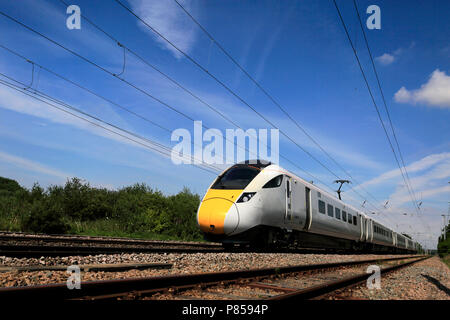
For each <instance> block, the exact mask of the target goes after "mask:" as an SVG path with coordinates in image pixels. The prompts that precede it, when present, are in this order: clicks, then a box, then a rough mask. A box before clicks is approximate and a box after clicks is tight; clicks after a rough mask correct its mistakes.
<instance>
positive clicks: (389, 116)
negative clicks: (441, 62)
mask: <svg viewBox="0 0 450 320" xmlns="http://www.w3.org/2000/svg"><path fill="white" fill-rule="evenodd" d="M353 5H354V7H355V11H356V14H357V16H358V21H359V25H360V28H361V31H362V33H363V36H364V42H365V43H366V48H367V51H368V52H369V57H370V61H371V64H372V68H373V72H374V74H375V78H376V80H377V84H378V89H379V90H380V93H381V98H382V100H383V104H384V109H385V110H386V114H387V117H388V120H389V124H390V127H391V131H392V135H393V137H394V141H395V143H396V146H397V150H398V154H399V156H400V160H401V162H402V165H403V169H404V171H405V174H406V180H407V181H408V183H409V185H410V188H411V192H412V195H413V198H414V203H416V204H417V199H416V197H415V193H414V189H413V188H412V186H411V181H410V179H409V175H408V171H407V170H406V165H405V161H404V160H403V155H402V152H401V149H400V144H399V142H398V139H397V135H396V134H395V129H394V125H393V124H392V119H391V115H390V112H389V109H388V106H387V103H386V99H385V97H384V93H383V89H382V86H381V82H380V78H379V76H378V72H377V68H376V67H375V63H374V61H373V55H372V51H371V50H370V46H369V42H368V40H367V36H366V32H365V31H364V27H363V25H362V21H361V16H360V15H359V11H358V6H357V4H356V0H353Z"/></svg>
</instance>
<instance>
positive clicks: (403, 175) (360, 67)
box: [333, 0, 418, 212]
mask: <svg viewBox="0 0 450 320" xmlns="http://www.w3.org/2000/svg"><path fill="white" fill-rule="evenodd" d="M333 3H334V6H335V8H336V11H337V13H338V16H339V19H340V22H341V24H342V26H343V28H344V31H345V34H346V36H347V39H348V41H349V44H350V46H351V48H352V51H353V54H354V56H355V58H356V61H357V63H358V66H359V69H360V71H361V74H362V76H363V79H364V82H365V84H366V87H367V90H368V92H369V95H370V97H371V100H372V103H373V105H374V107H375V110H376V112H377V116H378V119H379V121H380V123H381V126H382V128H383V131H384V133H385V136H386V138H387V140H388V143H389V146H390V148H391V151H392V153H393V155H394V158H395V161H396V163H397V166H398V168H399V170H400V173H401V175H402V178H403V181H404V183H405V186H406V187H407V190H408V193H409V195H410V197H411V201H412V204H413V207H414V208H415V210H416V212H418V208H417V204H416V202H415V200H414V198H413V196H412V193H411V190H410V187H409V184H408V182H407V180H406V177H405V174H404V173H403V170H402V169H401V168H402V166H401V165H400V162H399V160H398V157H397V154H396V152H395V149H394V147H393V144H392V142H391V139H390V137H389V134H388V132H387V129H386V126H385V125H384V122H383V119H382V118H381V113H380V111H379V108H378V105H377V103H376V101H375V98H374V96H373V93H372V90H371V89H370V85H369V82H368V80H367V77H366V74H365V72H364V69H363V68H362V65H361V61H360V60H359V57H358V53H357V52H356V49H355V47H354V45H353V42H352V40H351V38H350V35H349V32H348V29H347V26H346V24H345V21H344V19H343V17H342V14H341V11H340V10H339V7H338V5H337V3H336V0H333Z"/></svg>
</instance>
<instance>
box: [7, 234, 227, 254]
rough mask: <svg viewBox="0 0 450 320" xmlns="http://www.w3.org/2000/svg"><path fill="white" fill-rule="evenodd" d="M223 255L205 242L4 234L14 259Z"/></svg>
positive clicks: (9, 251)
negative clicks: (136, 254) (176, 254)
mask: <svg viewBox="0 0 450 320" xmlns="http://www.w3.org/2000/svg"><path fill="white" fill-rule="evenodd" d="M221 251H223V249H222V247H221V246H220V245H217V244H211V243H201V242H184V241H183V242H182V241H157V240H142V239H126V238H107V237H87V236H66V235H53V236H49V235H33V234H23V233H20V234H17V233H5V232H2V233H0V255H4V256H10V257H40V256H73V255H81V256H83V255H98V254H120V253H198V252H221Z"/></svg>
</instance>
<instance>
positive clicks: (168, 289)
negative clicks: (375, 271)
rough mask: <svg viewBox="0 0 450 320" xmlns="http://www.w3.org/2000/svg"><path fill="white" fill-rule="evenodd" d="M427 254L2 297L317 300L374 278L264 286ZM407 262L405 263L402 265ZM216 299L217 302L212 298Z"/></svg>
mask: <svg viewBox="0 0 450 320" xmlns="http://www.w3.org/2000/svg"><path fill="white" fill-rule="evenodd" d="M427 258H428V257H426V256H407V257H395V258H384V259H370V260H362V261H361V260H360V261H347V262H338V263H326V264H314V265H299V266H285V267H279V268H265V269H253V270H239V271H228V272H214V273H198V274H188V275H184V274H183V275H170V276H158V277H148V278H135V279H120V280H105V281H87V282H81V289H79V290H76V289H74V290H69V289H68V288H67V286H66V284H65V283H63V284H50V285H38V286H28V287H9V288H0V299H16V298H26V299H46V300H49V299H52V300H53V299H54V300H64V299H77V300H78V299H81V300H105V299H146V298H150V299H151V298H154V297H155V296H156V297H158V295H159V296H161V295H166V297H165V299H198V297H196V296H195V294H194V295H191V296H183V294H182V293H186V292H188V291H189V290H194V291H197V292H198V293H199V294H200V296H201V293H202V292H205V290H206V289H209V288H214V287H221V286H224V285H225V286H237V287H240V288H251V289H253V290H260V291H265V293H264V294H262V296H258V297H256V298H255V297H245V296H233V295H227V294H223V293H222V294H219V295H216V298H214V299H227V298H228V299H261V298H264V299H270V300H285V299H312V298H316V297H319V296H321V295H324V294H329V293H330V292H333V291H335V290H338V289H342V288H344V287H346V286H349V285H354V284H357V283H359V282H361V281H365V280H366V279H367V277H368V274H367V273H365V272H355V274H353V275H351V276H349V277H344V278H343V277H342V276H338V279H332V280H331V281H326V280H325V281H322V283H320V284H317V285H312V286H308V287H307V288H295V287H288V286H284V285H282V284H279V283H277V281H275V282H273V281H272V282H263V281H267V280H270V279H272V280H273V279H275V280H276V279H279V278H280V277H297V278H298V277H300V276H301V277H303V278H304V279H308V277H309V276H311V275H317V274H321V273H324V272H330V271H332V270H340V269H342V268H351V267H355V266H363V265H366V264H380V263H383V264H392V263H395V264H394V265H390V266H386V267H384V268H383V269H381V272H382V273H383V274H384V273H386V272H392V271H395V270H398V269H400V268H402V267H406V266H408V265H410V264H412V263H415V262H418V261H421V260H423V259H427ZM401 260H405V261H404V262H401V263H398V264H397V263H396V262H399V261H401ZM209 299H212V298H209Z"/></svg>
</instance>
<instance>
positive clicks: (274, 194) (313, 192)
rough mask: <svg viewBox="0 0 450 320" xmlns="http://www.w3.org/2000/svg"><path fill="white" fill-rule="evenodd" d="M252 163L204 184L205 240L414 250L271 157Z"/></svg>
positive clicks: (404, 240)
mask: <svg viewBox="0 0 450 320" xmlns="http://www.w3.org/2000/svg"><path fill="white" fill-rule="evenodd" d="M253 162H254V164H253ZM253 162H249V161H246V162H243V163H239V164H236V165H234V166H232V167H231V168H229V169H227V170H225V171H224V172H222V173H221V174H220V175H219V176H218V177H217V178H216V179H215V180H214V182H213V183H212V184H211V185H210V187H209V188H208V191H207V193H206V195H205V196H204V198H203V200H202V202H201V203H200V206H199V208H198V212H197V222H198V225H199V227H200V229H201V231H202V232H203V234H204V236H205V238H206V239H207V240H209V241H214V242H221V243H222V244H223V245H224V246H231V245H234V244H240V245H251V246H258V247H261V246H264V247H270V246H276V245H291V246H292V245H293V246H297V247H308V248H329V249H337V250H358V251H371V252H376V251H387V252H417V251H418V249H419V245H418V243H417V242H415V241H413V240H412V239H410V238H408V237H405V236H404V235H402V234H399V233H396V232H394V231H393V230H390V229H389V228H387V227H386V226H383V225H382V224H380V223H378V222H376V221H374V220H373V219H371V218H370V217H368V216H367V215H365V214H364V213H363V212H361V211H359V210H357V209H355V208H354V207H352V206H350V205H348V204H346V203H344V202H343V201H341V200H339V199H337V198H335V197H333V196H332V195H330V194H329V193H327V192H325V191H323V190H321V189H319V188H318V187H317V186H315V185H314V184H312V183H309V182H307V181H305V180H303V179H301V178H299V177H298V176H296V175H294V174H292V173H291V172H289V171H287V170H285V169H283V168H281V167H279V166H277V165H273V164H271V163H270V162H262V161H253Z"/></svg>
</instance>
